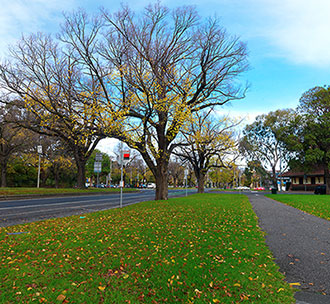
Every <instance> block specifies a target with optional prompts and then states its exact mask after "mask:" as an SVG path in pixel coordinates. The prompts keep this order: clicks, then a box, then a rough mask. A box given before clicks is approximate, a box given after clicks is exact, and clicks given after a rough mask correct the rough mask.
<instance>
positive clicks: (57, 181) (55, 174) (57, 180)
mask: <svg viewBox="0 0 330 304" xmlns="http://www.w3.org/2000/svg"><path fill="white" fill-rule="evenodd" d="M54 183H55V188H56V189H57V188H58V186H59V170H58V168H56V165H55V168H54Z"/></svg>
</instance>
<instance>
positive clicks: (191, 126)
mask: <svg viewBox="0 0 330 304" xmlns="http://www.w3.org/2000/svg"><path fill="white" fill-rule="evenodd" d="M211 113H212V111H208V112H201V113H195V115H194V119H193V120H192V121H191V122H189V123H188V124H187V125H186V127H185V128H184V129H183V130H182V140H181V146H180V147H179V148H177V149H176V150H175V151H174V154H175V155H177V156H178V157H180V159H181V160H182V162H185V163H189V164H190V165H191V166H192V168H193V170H194V173H195V176H196V178H197V183H198V193H204V184H205V178H206V175H207V172H208V171H209V170H210V169H211V168H225V167H229V166H230V165H231V164H232V163H233V162H234V160H235V159H236V158H237V156H238V153H237V142H236V140H235V133H234V127H236V126H237V125H238V124H239V123H240V122H237V123H234V122H232V121H230V120H229V119H228V118H227V117H224V118H222V119H216V118H214V117H212V116H211Z"/></svg>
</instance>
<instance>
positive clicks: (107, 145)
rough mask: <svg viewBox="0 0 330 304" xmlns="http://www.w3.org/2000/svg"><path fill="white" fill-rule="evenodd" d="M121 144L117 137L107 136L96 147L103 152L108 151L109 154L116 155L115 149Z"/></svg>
mask: <svg viewBox="0 0 330 304" xmlns="http://www.w3.org/2000/svg"><path fill="white" fill-rule="evenodd" d="M117 144H119V140H117V139H115V138H105V139H102V140H100V142H99V143H98V145H97V146H96V149H99V150H100V151H101V152H103V153H107V154H109V155H112V156H114V155H115V154H114V152H113V151H114V149H115V147H116V146H117Z"/></svg>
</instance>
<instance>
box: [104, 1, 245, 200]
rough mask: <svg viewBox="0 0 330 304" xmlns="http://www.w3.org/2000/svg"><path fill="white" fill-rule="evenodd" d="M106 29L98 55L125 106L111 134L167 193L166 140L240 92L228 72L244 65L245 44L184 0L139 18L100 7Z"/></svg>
mask: <svg viewBox="0 0 330 304" xmlns="http://www.w3.org/2000/svg"><path fill="white" fill-rule="evenodd" d="M103 18H104V23H105V25H106V26H107V29H108V30H107V32H106V33H104V40H105V42H104V43H103V44H102V45H101V47H100V55H101V56H102V58H103V59H104V61H105V62H107V63H108V65H112V66H114V67H116V69H117V73H116V77H117V83H116V88H117V89H118V91H119V92H120V96H121V97H122V99H123V104H124V105H125V107H126V109H127V113H126V117H127V120H126V122H125V128H124V130H122V133H121V134H117V135H115V136H116V137H117V138H119V139H121V140H123V141H125V142H126V143H127V144H128V145H129V146H130V147H133V148H135V149H137V150H138V151H139V152H140V153H141V155H142V157H143V159H144V160H145V162H146V164H147V165H148V167H149V168H150V170H151V171H152V173H153V175H154V177H155V179H156V199H167V197H168V164H169V160H170V155H171V153H172V151H173V150H174V149H175V148H176V147H177V146H178V145H179V143H176V142H175V141H174V140H175V138H176V136H177V135H178V133H179V131H180V129H181V127H182V125H183V123H184V122H185V121H186V120H187V119H190V116H191V114H192V113H194V112H198V111H200V110H202V109H205V108H209V107H213V106H216V105H222V104H224V103H226V102H228V101H230V100H234V99H238V98H243V97H244V92H245V90H244V89H242V88H241V87H240V86H236V85H235V78H236V77H237V76H238V75H240V74H241V73H242V72H244V71H245V70H246V69H247V62H246V57H247V55H246V48H245V45H244V44H243V43H241V42H240V41H239V40H238V39H237V38H235V37H231V36H229V35H227V34H226V31H225V30H224V29H223V28H222V27H221V26H220V25H219V22H218V20H214V19H208V20H206V21H205V20H203V19H201V18H199V17H198V15H197V13H196V11H195V10H194V9H193V8H191V7H182V8H178V9H175V10H169V9H168V8H166V7H163V6H161V5H160V4H155V5H149V6H148V7H147V8H146V9H145V11H144V13H143V15H142V16H141V17H136V16H135V15H134V13H133V12H132V11H130V9H129V8H127V7H123V8H122V10H120V11H119V12H118V13H117V14H114V15H110V14H108V13H107V12H106V11H103Z"/></svg>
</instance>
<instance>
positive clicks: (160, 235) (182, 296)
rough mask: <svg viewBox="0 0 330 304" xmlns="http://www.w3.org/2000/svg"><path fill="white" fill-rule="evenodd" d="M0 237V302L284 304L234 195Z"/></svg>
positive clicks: (288, 293) (282, 288) (249, 214)
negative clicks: (242, 303)
mask: <svg viewBox="0 0 330 304" xmlns="http://www.w3.org/2000/svg"><path fill="white" fill-rule="evenodd" d="M20 231H29V233H26V234H13V235H8V233H16V232H20ZM0 237H1V239H0V253H1V263H0V284H1V285H0V290H1V291H0V303H30V302H33V301H36V302H39V303H43V302H45V303H46V302H47V303H61V302H62V303H174V302H179V303H238V302H244V301H245V302H247V303H249V302H250V303H294V299H293V289H292V288H291V287H290V286H289V285H288V284H287V283H286V282H284V281H283V276H282V274H280V273H279V271H278V267H277V265H276V264H275V263H274V262H273V257H272V255H271V252H270V251H269V249H268V248H267V247H266V245H265V243H264V237H263V233H262V232H261V231H260V229H259V227H258V224H257V218H256V216H255V214H254V213H253V211H252V208H251V206H250V204H249V202H248V199H247V198H246V197H245V196H244V195H226V194H223V195H219V194H204V195H193V196H189V197H185V198H176V199H170V200H168V201H157V202H155V201H153V202H145V203H141V204H138V205H133V206H129V207H126V208H123V209H115V210H114V209H113V210H108V211H102V212H96V213H91V214H86V215H85V217H84V218H81V217H80V216H71V217H67V218H60V219H54V220H48V221H42V222H36V223H32V224H26V225H19V226H12V227H7V228H2V229H1V234H0Z"/></svg>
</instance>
